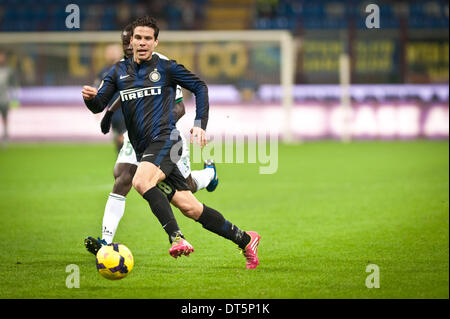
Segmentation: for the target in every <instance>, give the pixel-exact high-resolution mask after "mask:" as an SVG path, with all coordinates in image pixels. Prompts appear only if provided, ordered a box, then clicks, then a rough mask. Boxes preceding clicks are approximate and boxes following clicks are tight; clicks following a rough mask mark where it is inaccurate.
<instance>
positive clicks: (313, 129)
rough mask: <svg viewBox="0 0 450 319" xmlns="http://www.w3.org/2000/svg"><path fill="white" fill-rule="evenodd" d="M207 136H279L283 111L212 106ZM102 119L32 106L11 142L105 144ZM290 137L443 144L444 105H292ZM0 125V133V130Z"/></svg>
mask: <svg viewBox="0 0 450 319" xmlns="http://www.w3.org/2000/svg"><path fill="white" fill-rule="evenodd" d="M213 107H214V112H212V113H211V115H210V119H209V123H208V135H209V136H210V137H211V136H215V137H216V140H218V139H219V138H221V137H223V136H235V137H249V136H250V137H251V136H255V135H276V136H280V135H281V134H282V132H283V123H284V122H283V118H284V113H283V108H282V107H280V105H277V104H242V105H233V104H222V105H220V104H214V106H213ZM194 115H195V108H194V105H193V104H192V103H191V102H187V103H186V115H185V116H184V117H183V118H182V119H180V122H179V125H178V127H179V129H180V130H181V131H182V133H184V134H188V132H189V129H190V128H191V126H192V123H193V120H194ZM100 120H101V114H97V115H92V114H90V113H89V111H88V110H87V109H86V108H85V107H84V106H82V105H80V104H75V105H72V106H70V105H67V106H65V107H55V106H44V105H34V106H26V107H21V108H18V109H13V110H11V116H10V121H11V122H10V125H11V126H10V127H11V130H10V137H11V139H12V140H17V141H19V140H20V141H36V140H48V141H52V140H55V141H64V140H66V141H75V140H76V141H109V137H107V136H105V135H103V134H101V132H100ZM291 125H292V128H293V136H294V137H295V138H296V139H298V140H317V139H339V138H340V136H341V135H342V133H343V130H344V129H348V130H349V132H350V135H351V138H352V139H369V140H385V139H401V140H403V139H417V138H425V139H448V138H449V105H448V103H440V102H437V103H429V104H428V105H427V106H423V105H422V104H419V103H414V102H405V101H404V102H395V103H390V102H384V103H380V104H377V105H373V104H370V103H363V102H360V103H354V104H353V106H352V108H351V110H350V113H349V114H347V115H346V114H345V113H344V112H343V109H342V108H341V107H340V105H339V104H338V103H334V104H329V105H325V104H323V103H317V102H304V103H296V104H295V105H294V108H293V110H292V116H291ZM1 126H2V125H1V124H0V129H1Z"/></svg>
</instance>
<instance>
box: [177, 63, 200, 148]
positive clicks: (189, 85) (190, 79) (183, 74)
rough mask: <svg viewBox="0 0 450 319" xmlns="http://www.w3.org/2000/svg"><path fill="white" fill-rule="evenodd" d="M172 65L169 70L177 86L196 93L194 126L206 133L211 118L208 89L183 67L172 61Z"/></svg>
mask: <svg viewBox="0 0 450 319" xmlns="http://www.w3.org/2000/svg"><path fill="white" fill-rule="evenodd" d="M170 63H171V64H170V67H169V70H170V74H171V77H172V80H173V81H174V82H175V84H178V85H180V86H181V87H184V88H185V89H188V90H189V91H191V92H192V93H194V95H195V109H196V114H195V123H194V126H198V127H200V128H201V129H202V130H203V131H205V130H206V126H207V124H208V117H209V97H208V87H207V86H206V84H205V82H204V81H202V80H201V79H200V78H199V77H198V76H197V75H195V74H194V73H192V72H191V71H189V70H188V69H186V68H185V67H184V66H183V65H181V64H178V63H176V62H175V61H171V62H170ZM197 137H199V136H197ZM205 140H206V138H205Z"/></svg>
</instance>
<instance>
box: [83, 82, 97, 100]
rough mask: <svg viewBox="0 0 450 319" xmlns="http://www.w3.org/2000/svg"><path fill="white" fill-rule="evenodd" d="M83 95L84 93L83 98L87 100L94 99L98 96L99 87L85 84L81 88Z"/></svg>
mask: <svg viewBox="0 0 450 319" xmlns="http://www.w3.org/2000/svg"><path fill="white" fill-rule="evenodd" d="M81 95H83V99H85V100H92V99H93V98H94V97H96V96H97V89H96V88H94V87H92V86H88V85H85V86H83V89H82V90H81Z"/></svg>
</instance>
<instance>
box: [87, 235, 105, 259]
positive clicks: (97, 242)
mask: <svg viewBox="0 0 450 319" xmlns="http://www.w3.org/2000/svg"><path fill="white" fill-rule="evenodd" d="M106 244H107V243H106V241H105V240H104V239H100V237H98V238H97V239H95V238H93V237H91V236H89V237H87V238H86V239H85V240H84V247H86V250H87V251H88V252H90V253H91V254H94V255H97V252H98V251H99V250H100V248H102V246H103V245H106Z"/></svg>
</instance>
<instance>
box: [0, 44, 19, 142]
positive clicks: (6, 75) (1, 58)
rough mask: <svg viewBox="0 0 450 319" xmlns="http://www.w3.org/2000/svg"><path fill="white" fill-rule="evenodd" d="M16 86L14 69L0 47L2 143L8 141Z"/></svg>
mask: <svg viewBox="0 0 450 319" xmlns="http://www.w3.org/2000/svg"><path fill="white" fill-rule="evenodd" d="M15 86H16V82H15V77H14V73H13V71H12V69H11V68H10V67H8V66H7V64H6V53H5V52H4V51H2V49H0V113H1V116H2V124H3V132H2V138H1V144H2V145H6V143H7V141H8V110H9V106H10V103H11V102H12V99H11V94H12V89H13V88H14V87H15Z"/></svg>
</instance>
